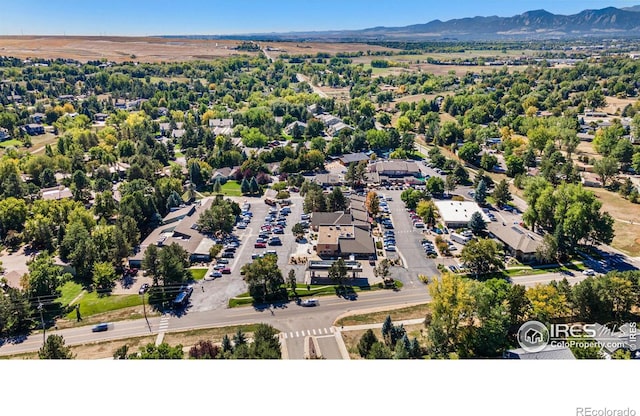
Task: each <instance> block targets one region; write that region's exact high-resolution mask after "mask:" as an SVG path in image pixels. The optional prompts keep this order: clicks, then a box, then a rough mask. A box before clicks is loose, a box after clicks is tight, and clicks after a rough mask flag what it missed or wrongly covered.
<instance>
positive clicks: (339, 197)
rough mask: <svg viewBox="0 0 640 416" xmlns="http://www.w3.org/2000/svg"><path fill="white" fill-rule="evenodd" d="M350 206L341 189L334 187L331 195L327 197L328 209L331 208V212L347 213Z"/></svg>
mask: <svg viewBox="0 0 640 416" xmlns="http://www.w3.org/2000/svg"><path fill="white" fill-rule="evenodd" d="M348 204H349V201H347V198H346V197H345V196H344V194H343V193H342V190H341V189H340V187H337V186H336V187H334V188H333V190H332V191H331V192H330V193H329V195H327V205H328V207H327V208H329V211H333V212H336V211H345V210H346V209H347V206H348Z"/></svg>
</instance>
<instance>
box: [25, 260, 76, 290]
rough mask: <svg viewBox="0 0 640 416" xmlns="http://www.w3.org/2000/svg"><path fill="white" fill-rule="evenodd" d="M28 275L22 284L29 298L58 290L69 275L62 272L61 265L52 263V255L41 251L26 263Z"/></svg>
mask: <svg viewBox="0 0 640 416" xmlns="http://www.w3.org/2000/svg"><path fill="white" fill-rule="evenodd" d="M27 267H28V269H29V275H28V276H29V277H28V278H27V282H26V284H23V285H22V286H23V287H24V290H25V293H27V294H28V295H29V297H31V298H36V297H38V296H50V295H52V294H56V293H57V292H58V288H59V287H60V286H62V285H63V284H64V283H65V282H66V280H67V279H69V278H70V275H68V274H64V273H63V272H62V267H61V266H58V265H56V264H55V263H54V260H53V257H51V255H49V253H48V252H46V251H45V252H42V253H40V254H38V255H37V256H36V258H35V259H33V260H32V261H31V262H28V263H27Z"/></svg>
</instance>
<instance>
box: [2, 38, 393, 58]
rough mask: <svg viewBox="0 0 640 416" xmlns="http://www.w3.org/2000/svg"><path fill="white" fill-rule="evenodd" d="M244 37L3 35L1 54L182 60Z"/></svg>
mask: <svg viewBox="0 0 640 416" xmlns="http://www.w3.org/2000/svg"><path fill="white" fill-rule="evenodd" d="M240 43H241V41H236V40H199V39H182V38H171V39H166V38H153V37H117V36H114V37H111V36H104V37H101V36H0V55H5V56H15V57H18V58H33V57H39V58H70V59H76V60H79V61H83V62H86V61H89V60H97V59H106V60H109V61H115V62H122V61H131V60H135V61H139V62H179V61H192V60H206V59H216V58H221V57H227V56H232V55H242V54H246V52H244V51H237V50H235V49H232V48H234V47H235V46H237V45H238V44H240ZM260 46H263V47H269V48H271V49H274V50H273V51H271V52H269V53H270V54H271V55H272V56H277V55H279V54H281V53H288V54H314V55H315V54H316V53H317V52H328V53H332V54H334V53H336V52H355V51H367V50H371V51H378V50H389V48H384V47H381V46H374V45H366V44H354V43H295V42H290V43H289V42H266V43H264V44H261V45H260Z"/></svg>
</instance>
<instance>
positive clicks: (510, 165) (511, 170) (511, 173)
mask: <svg viewBox="0 0 640 416" xmlns="http://www.w3.org/2000/svg"><path fill="white" fill-rule="evenodd" d="M504 161H505V164H506V165H507V176H508V177H510V178H513V177H515V176H517V175H519V174H521V173H525V172H526V169H525V167H524V161H523V160H522V158H521V157H519V156H516V155H509V156H507V157H505V159H504Z"/></svg>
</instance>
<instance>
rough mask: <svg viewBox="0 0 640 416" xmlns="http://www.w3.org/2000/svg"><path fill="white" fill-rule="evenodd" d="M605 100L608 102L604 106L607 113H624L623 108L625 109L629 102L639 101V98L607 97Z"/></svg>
mask: <svg viewBox="0 0 640 416" xmlns="http://www.w3.org/2000/svg"><path fill="white" fill-rule="evenodd" d="M605 101H606V102H607V105H606V106H605V107H604V108H603V110H604V111H605V112H606V113H607V114H614V115H620V114H622V110H624V108H625V107H626V106H627V105H629V104H631V105H633V104H634V103H635V102H636V101H638V99H637V98H618V97H605Z"/></svg>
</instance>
